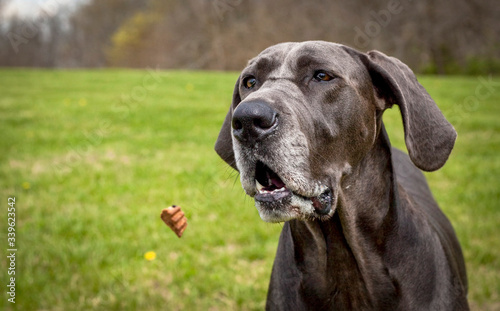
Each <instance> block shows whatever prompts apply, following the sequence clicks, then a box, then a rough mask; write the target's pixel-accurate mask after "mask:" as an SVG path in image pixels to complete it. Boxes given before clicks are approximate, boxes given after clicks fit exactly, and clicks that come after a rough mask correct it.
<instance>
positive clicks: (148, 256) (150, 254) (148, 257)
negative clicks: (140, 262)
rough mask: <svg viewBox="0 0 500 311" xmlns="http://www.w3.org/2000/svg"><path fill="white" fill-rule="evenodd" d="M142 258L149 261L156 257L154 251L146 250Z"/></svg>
mask: <svg viewBox="0 0 500 311" xmlns="http://www.w3.org/2000/svg"><path fill="white" fill-rule="evenodd" d="M144 258H145V259H146V260H148V261H151V260H155V259H156V253H155V252H153V251H150V252H146V253H145V254H144Z"/></svg>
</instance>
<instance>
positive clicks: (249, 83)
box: [243, 76, 257, 89]
mask: <svg viewBox="0 0 500 311" xmlns="http://www.w3.org/2000/svg"><path fill="white" fill-rule="evenodd" d="M256 83H257V79H255V77H254V76H249V77H246V78H245V79H244V80H243V86H244V87H246V88H247V89H251V88H253V87H254V86H255V84H256Z"/></svg>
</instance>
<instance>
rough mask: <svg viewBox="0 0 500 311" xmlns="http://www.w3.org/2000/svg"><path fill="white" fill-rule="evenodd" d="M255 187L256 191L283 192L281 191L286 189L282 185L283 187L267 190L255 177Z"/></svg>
mask: <svg viewBox="0 0 500 311" xmlns="http://www.w3.org/2000/svg"><path fill="white" fill-rule="evenodd" d="M255 187H256V188H257V191H258V192H259V193H272V192H283V191H285V190H286V187H285V186H283V187H281V188H279V189H275V190H271V191H269V190H265V189H264V186H262V185H261V184H260V183H259V182H258V181H257V179H256V180H255Z"/></svg>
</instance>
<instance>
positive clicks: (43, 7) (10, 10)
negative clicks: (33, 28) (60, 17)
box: [2, 0, 85, 18]
mask: <svg viewBox="0 0 500 311" xmlns="http://www.w3.org/2000/svg"><path fill="white" fill-rule="evenodd" d="M84 1H85V0H7V1H6V4H5V7H4V10H3V12H2V15H3V17H5V18H8V17H10V16H13V15H17V16H20V17H35V16H37V15H38V14H40V13H41V12H42V11H45V12H48V13H51V14H55V13H57V10H58V9H59V8H60V7H63V6H67V5H69V6H74V5H77V4H81V3H82V2H84Z"/></svg>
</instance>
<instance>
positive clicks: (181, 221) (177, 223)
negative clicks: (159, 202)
mask: <svg viewBox="0 0 500 311" xmlns="http://www.w3.org/2000/svg"><path fill="white" fill-rule="evenodd" d="M160 217H161V219H162V220H163V222H164V223H165V224H166V225H167V226H168V227H169V228H170V229H172V231H174V232H175V234H177V236H178V237H179V238H180V237H181V236H182V233H183V232H184V230H186V227H187V218H186V216H185V215H184V212H183V211H181V207H180V206H177V205H172V206H170V207H168V208H165V209H163V210H162V211H161V216H160Z"/></svg>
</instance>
